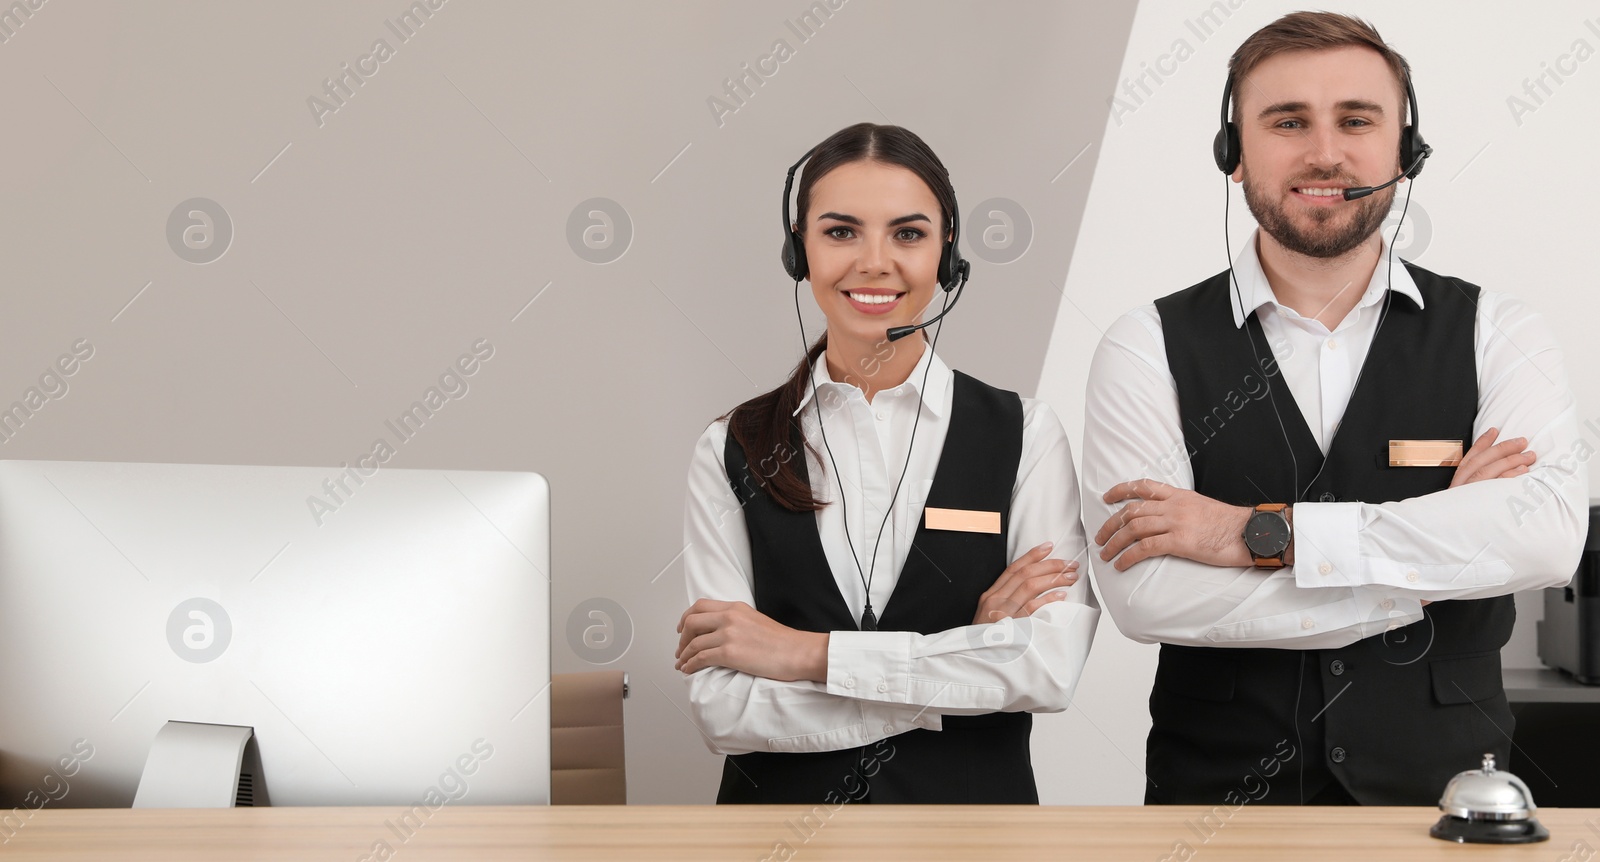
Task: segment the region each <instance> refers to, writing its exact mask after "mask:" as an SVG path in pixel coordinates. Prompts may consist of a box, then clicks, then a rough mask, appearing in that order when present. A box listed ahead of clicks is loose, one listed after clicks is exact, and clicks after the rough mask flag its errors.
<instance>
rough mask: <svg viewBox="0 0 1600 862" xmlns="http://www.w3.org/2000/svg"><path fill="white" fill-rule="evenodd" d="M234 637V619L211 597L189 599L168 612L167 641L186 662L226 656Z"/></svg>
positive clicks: (202, 662) (199, 661) (203, 661)
mask: <svg viewBox="0 0 1600 862" xmlns="http://www.w3.org/2000/svg"><path fill="white" fill-rule="evenodd" d="M232 640H233V621H232V620H230V619H228V612H227V611H225V610H223V609H222V605H219V604H217V603H216V602H214V601H212V600H211V599H207V598H198V597H197V598H192V599H189V600H187V601H185V602H182V603H180V604H179V605H178V606H177V607H175V608H173V609H172V613H170V614H168V615H167V643H168V645H170V646H171V647H172V651H173V652H175V653H177V654H178V658H181V659H183V660H184V661H187V662H194V663H195V664H205V663H206V662H208V661H211V660H213V659H215V658H217V657H218V656H220V655H222V654H223V652H225V651H226V650H227V649H228V644H229V643H230V642H232Z"/></svg>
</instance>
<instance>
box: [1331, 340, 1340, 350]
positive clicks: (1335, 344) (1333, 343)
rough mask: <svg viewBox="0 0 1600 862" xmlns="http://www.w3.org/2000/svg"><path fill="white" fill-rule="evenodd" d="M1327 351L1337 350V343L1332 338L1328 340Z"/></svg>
mask: <svg viewBox="0 0 1600 862" xmlns="http://www.w3.org/2000/svg"><path fill="white" fill-rule="evenodd" d="M1328 349H1329V350H1338V349H1339V342H1338V341H1337V340H1336V339H1333V338H1330V339H1328Z"/></svg>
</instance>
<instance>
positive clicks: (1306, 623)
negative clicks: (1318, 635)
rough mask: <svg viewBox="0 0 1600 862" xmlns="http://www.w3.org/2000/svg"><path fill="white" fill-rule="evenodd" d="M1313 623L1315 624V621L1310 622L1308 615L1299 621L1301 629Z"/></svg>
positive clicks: (1307, 627)
mask: <svg viewBox="0 0 1600 862" xmlns="http://www.w3.org/2000/svg"><path fill="white" fill-rule="evenodd" d="M1314 625H1316V623H1314V622H1312V621H1311V618H1310V617H1306V618H1305V619H1303V620H1301V621H1300V628H1303V629H1309V628H1311V627H1312V626H1314Z"/></svg>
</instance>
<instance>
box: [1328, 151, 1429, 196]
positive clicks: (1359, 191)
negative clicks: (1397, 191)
mask: <svg viewBox="0 0 1600 862" xmlns="http://www.w3.org/2000/svg"><path fill="white" fill-rule="evenodd" d="M1431 155H1433V147H1430V146H1428V145H1427V144H1423V145H1422V152H1420V153H1417V157H1416V159H1415V160H1413V161H1412V162H1411V167H1409V168H1407V169H1406V170H1405V172H1404V173H1402V174H1400V176H1398V177H1395V178H1394V179H1392V180H1390V181H1388V182H1386V183H1384V184H1383V185H1381V186H1357V187H1355V188H1353V189H1345V190H1344V199H1345V200H1347V201H1353V200H1355V199H1356V198H1364V197H1366V196H1367V195H1370V194H1372V193H1373V192H1381V191H1383V190H1384V189H1386V188H1388V187H1390V186H1392V185H1394V184H1395V183H1397V182H1400V181H1401V180H1403V179H1405V178H1406V177H1414V176H1416V175H1417V174H1419V173H1422V160H1423V159H1425V158H1427V157H1429V156H1431Z"/></svg>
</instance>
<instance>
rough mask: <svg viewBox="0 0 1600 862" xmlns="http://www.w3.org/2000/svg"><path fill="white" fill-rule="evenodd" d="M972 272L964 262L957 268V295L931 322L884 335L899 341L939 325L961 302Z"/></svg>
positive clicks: (891, 331) (893, 329)
mask: <svg viewBox="0 0 1600 862" xmlns="http://www.w3.org/2000/svg"><path fill="white" fill-rule="evenodd" d="M971 271H972V266H971V265H970V264H968V263H967V262H966V261H964V260H963V261H961V263H960V264H958V265H957V266H956V272H955V275H956V277H957V278H959V279H960V281H959V282H957V283H956V295H955V296H953V297H951V298H950V304H949V305H946V306H945V307H944V309H943V310H941V311H940V312H939V313H938V314H935V315H934V316H933V317H932V318H930V319H929V320H927V321H925V322H923V323H918V324H916V325H915V326H896V327H894V328H892V329H890V330H889V331H888V332H886V333H884V334H885V336H887V337H888V339H889V340H890V341H899V340H900V339H902V338H905V337H906V336H907V335H910V334H911V333H913V332H916V331H917V330H919V329H923V328H925V327H929V326H932V325H934V324H935V323H938V322H939V320H940V319H941V318H943V317H944V316H945V315H946V314H949V313H950V310H951V309H953V308H955V307H956V303H958V302H960V301H961V291H963V290H965V289H966V287H967V273H969V272H971Z"/></svg>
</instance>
